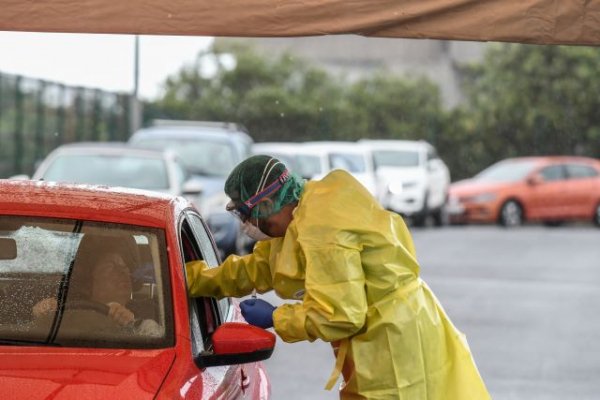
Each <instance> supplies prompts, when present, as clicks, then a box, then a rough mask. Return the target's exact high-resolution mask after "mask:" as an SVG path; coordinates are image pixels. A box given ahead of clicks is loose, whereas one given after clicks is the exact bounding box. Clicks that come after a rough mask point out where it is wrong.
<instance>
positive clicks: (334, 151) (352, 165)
mask: <svg viewBox="0 0 600 400" xmlns="http://www.w3.org/2000/svg"><path fill="white" fill-rule="evenodd" d="M252 153H253V154H266V155H270V156H273V157H276V158H278V159H279V160H281V161H283V162H284V164H286V166H287V167H288V168H289V169H290V170H292V171H294V172H296V173H297V174H298V175H300V176H302V177H303V178H305V179H321V178H323V177H324V176H325V175H327V173H328V172H329V171H331V170H334V169H343V170H345V171H348V172H349V173H350V174H352V176H354V177H355V178H356V179H357V180H358V181H359V182H360V183H362V184H363V185H364V186H365V187H366V188H367V190H368V191H369V192H370V193H371V194H373V195H375V194H376V186H375V174H374V170H373V162H372V158H371V157H370V154H369V153H368V151H367V150H366V149H365V148H364V147H363V146H361V145H359V144H358V143H356V142H335V141H328V142H325V141H323V142H318V141H315V142H303V143H292V142H262V143H254V145H253V146H252Z"/></svg>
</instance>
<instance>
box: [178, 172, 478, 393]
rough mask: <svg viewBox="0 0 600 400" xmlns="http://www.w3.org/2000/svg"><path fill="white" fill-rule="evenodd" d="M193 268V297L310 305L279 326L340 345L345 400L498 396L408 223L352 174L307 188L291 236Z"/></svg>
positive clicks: (279, 316) (293, 337)
mask: <svg viewBox="0 0 600 400" xmlns="http://www.w3.org/2000/svg"><path fill="white" fill-rule="evenodd" d="M186 267H187V274H188V286H189V290H190V293H191V295H192V296H214V297H224V296H234V297H240V296H245V295H248V294H250V293H251V291H252V290H253V289H254V288H256V289H257V291H258V292H259V293H264V292H267V291H269V290H271V289H274V290H275V292H276V293H277V294H278V295H279V296H280V297H282V298H284V299H296V300H302V302H295V303H291V304H286V305H283V306H280V307H278V308H277V309H276V310H275V312H274V314H273V322H274V329H275V331H276V332H277V334H278V335H279V336H280V337H281V338H282V339H283V340H284V341H286V342H296V341H300V340H309V341H314V340H316V339H321V340H324V341H327V342H332V344H333V346H334V350H335V351H336V354H337V355H338V358H337V361H338V364H339V365H338V367H340V368H341V370H342V374H343V377H344V383H343V384H342V387H341V394H340V396H341V398H342V399H381V400H384V399H385V400H392V399H394V400H396V399H397V400H400V399H402V400H421V399H422V400H425V399H427V400H470V399H472V400H484V399H489V398H490V396H489V394H488V392H487V390H486V388H485V385H484V383H483V381H482V379H481V377H480V375H479V372H478V371H477V367H476V366H475V363H474V361H473V358H472V357H471V353H470V351H469V348H468V346H467V342H466V340H465V337H464V335H463V334H462V333H460V332H459V331H458V330H457V329H456V328H455V327H454V326H453V325H452V323H451V322H450V320H449V319H448V317H447V316H446V314H445V313H444V311H443V309H442V307H441V305H440V304H439V303H438V301H437V300H436V298H435V296H434V295H433V293H432V292H431V291H430V290H429V288H428V287H427V286H426V285H425V284H424V283H423V282H422V281H421V280H420V278H419V264H418V263H417V260H416V256H415V249H414V246H413V242H412V238H411V236H410V233H409V231H408V229H407V228H406V225H405V224H404V221H403V220H402V218H401V217H399V216H398V215H396V214H393V213H390V212H388V211H386V210H384V209H383V208H381V206H380V205H379V204H378V203H377V201H376V200H375V199H374V198H373V197H372V196H371V195H370V194H369V193H368V192H367V191H366V190H365V189H364V188H363V186H362V185H361V184H360V183H358V182H357V181H356V180H355V179H354V178H353V177H352V176H351V175H349V174H348V173H346V172H344V171H340V170H336V171H333V172H331V173H330V174H328V175H327V176H326V177H325V178H323V179H322V180H320V181H311V182H307V183H306V185H305V188H304V192H303V193H302V196H301V198H300V201H299V203H298V206H297V208H296V209H295V211H294V218H293V220H292V222H291V223H290V225H289V227H288V229H287V231H286V234H285V237H283V238H275V239H272V240H268V241H262V242H258V243H257V244H256V246H255V248H254V251H253V253H252V254H249V255H246V256H243V257H239V256H230V257H228V258H227V259H226V260H225V261H224V262H223V264H221V265H220V266H219V267H217V268H213V269H207V268H206V267H205V265H204V263H203V262H201V261H200V262H191V263H188V264H187V266H186ZM340 353H341V354H340ZM344 353H345V354H344ZM342 365H343V366H342Z"/></svg>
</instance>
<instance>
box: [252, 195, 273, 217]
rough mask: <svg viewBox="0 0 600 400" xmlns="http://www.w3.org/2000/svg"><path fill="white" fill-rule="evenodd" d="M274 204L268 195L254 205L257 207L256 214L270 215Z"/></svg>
mask: <svg viewBox="0 0 600 400" xmlns="http://www.w3.org/2000/svg"><path fill="white" fill-rule="evenodd" d="M274 206H275V204H274V203H273V200H271V199H270V198H268V197H265V198H264V199H262V200H261V201H259V202H258V203H257V204H256V205H255V206H254V207H255V208H258V215H271V214H272V213H273V208H274Z"/></svg>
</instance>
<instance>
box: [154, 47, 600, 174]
mask: <svg viewBox="0 0 600 400" xmlns="http://www.w3.org/2000/svg"><path fill="white" fill-rule="evenodd" d="M225 55H229V56H230V58H231V59H233V60H235V62H234V63H233V65H228V64H227V63H225V62H222V61H221V60H223V59H224V58H223V57H224V56H225ZM205 59H213V60H216V61H215V62H216V66H215V67H214V68H213V69H214V71H215V72H214V73H213V74H212V75H210V76H209V74H208V73H207V70H206V69H207V68H206V63H205V62H203V61H204V60H205ZM455 67H456V68H457V70H458V71H459V74H460V76H461V81H462V82H463V93H464V97H465V103H464V104H463V105H461V106H460V107H458V108H456V109H454V110H446V109H444V108H443V107H442V103H441V96H440V91H439V88H438V87H437V86H436V85H435V84H433V83H432V82H431V81H429V80H426V79H424V78H416V79H415V78H409V77H398V76H395V75H391V74H384V73H380V74H375V75H373V76H370V77H368V78H364V79H362V80H359V81H345V80H343V79H341V78H336V77H333V76H331V75H329V74H327V73H326V72H325V71H323V70H321V69H318V68H316V67H314V66H312V65H310V64H309V63H308V62H306V61H304V60H301V59H298V58H295V57H293V56H292V55H290V54H284V55H282V56H279V57H271V56H267V55H261V54H259V53H258V52H257V51H255V50H254V49H252V48H251V47H248V46H247V45H244V44H240V43H231V42H227V43H223V42H220V45H218V46H217V47H213V48H211V49H209V50H208V51H206V52H204V53H201V54H200V55H199V57H198V62H197V63H196V64H195V65H193V66H187V67H185V68H182V70H181V71H180V72H179V73H178V74H176V75H175V76H172V77H170V78H169V80H168V81H167V82H166V84H165V95H164V97H163V98H162V99H160V100H158V101H157V102H154V103H151V104H147V105H146V107H145V120H150V119H153V118H157V117H161V118H174V119H199V120H221V121H235V122H240V123H243V124H244V125H245V126H246V127H248V129H249V131H250V133H251V135H252V136H253V137H254V139H255V140H257V141H303V140H319V139H328V140H356V139H360V138H389V139H425V140H428V141H429V142H431V143H432V144H434V145H435V146H436V147H437V149H438V151H439V153H440V155H441V156H442V158H443V159H444V160H445V161H446V163H447V164H448V165H449V166H450V170H451V171H452V176H453V179H454V180H456V179H460V178H464V177H468V176H471V175H473V174H475V173H477V172H479V171H480V170H481V169H483V168H485V167H487V166H488V165H490V164H491V163H493V162H495V161H498V160H500V159H503V158H506V157H513V156H525V155H544V154H582V155H588V156H599V155H600V140H598V139H599V136H600V133H599V132H600V113H599V112H598V110H599V109H600V95H598V93H600V79H598V78H597V77H598V72H597V71H598V70H600V49H597V48H591V47H568V46H533V45H521V44H498V43H496V44H491V45H489V49H488V52H487V53H486V56H485V59H484V60H483V61H482V62H481V63H478V64H472V65H457V66H455Z"/></svg>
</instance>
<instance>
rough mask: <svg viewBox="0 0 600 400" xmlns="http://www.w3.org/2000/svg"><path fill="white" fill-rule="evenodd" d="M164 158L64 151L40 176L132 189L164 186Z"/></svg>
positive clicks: (165, 170)
mask: <svg viewBox="0 0 600 400" xmlns="http://www.w3.org/2000/svg"><path fill="white" fill-rule="evenodd" d="M166 168H167V167H166V165H165V162H164V161H163V160H162V159H158V158H149V157H136V156H132V155H103V154H64V155H60V156H59V157H57V158H56V159H55V160H54V161H53V162H52V164H51V165H50V166H49V168H48V169H47V170H46V172H45V173H44V176H43V179H44V180H47V181H55V182H71V183H88V184H94V185H107V186H122V187H128V188H135V189H147V190H167V189H168V188H169V181H168V174H167V169H166Z"/></svg>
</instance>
